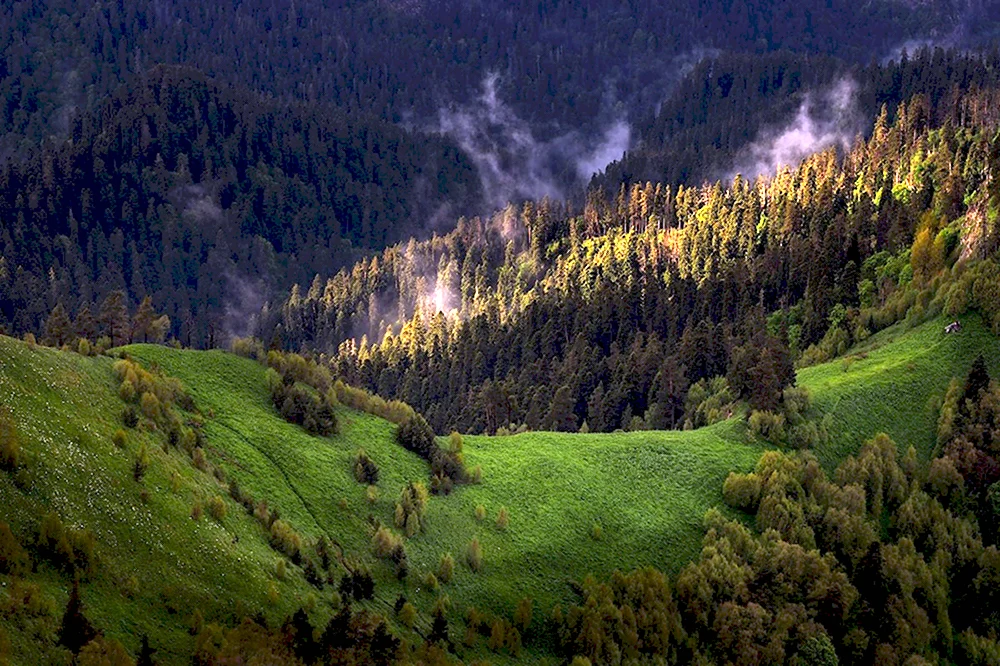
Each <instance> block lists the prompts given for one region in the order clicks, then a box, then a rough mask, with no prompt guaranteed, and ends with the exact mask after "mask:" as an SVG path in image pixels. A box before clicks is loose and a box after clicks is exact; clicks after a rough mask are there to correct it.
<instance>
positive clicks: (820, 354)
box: [260, 89, 1000, 432]
mask: <svg viewBox="0 0 1000 666" xmlns="http://www.w3.org/2000/svg"><path fill="white" fill-rule="evenodd" d="M996 95H997V94H996V91H995V90H994V89H987V90H979V91H973V92H969V93H967V94H965V95H958V96H955V97H953V98H952V101H951V102H948V103H947V104H946V105H945V104H944V103H940V102H939V104H938V105H934V104H932V103H931V102H930V101H929V98H928V97H926V96H924V95H917V96H915V97H913V98H912V99H911V100H909V101H908V102H907V103H905V104H901V105H900V106H899V107H898V109H897V110H896V112H895V114H894V118H895V119H894V120H892V121H890V120H889V115H888V110H887V109H885V108H884V107H883V111H882V112H881V113H880V115H879V116H878V118H877V119H876V120H875V124H874V131H873V134H872V137H871V138H870V139H867V140H860V141H858V142H857V143H855V144H854V147H853V148H852V149H851V150H850V151H849V152H848V153H847V154H846V155H845V156H844V157H843V159H839V158H838V156H837V154H836V151H835V150H833V149H830V150H827V151H824V152H822V153H819V154H815V155H813V156H811V157H809V158H807V159H806V160H805V161H803V163H802V164H801V165H799V166H798V167H797V168H795V169H787V168H784V169H782V170H781V171H779V172H778V173H777V174H776V175H775V176H774V177H773V178H760V179H758V180H756V181H752V182H751V181H748V180H746V179H742V178H736V179H735V180H734V181H733V182H732V183H731V184H729V185H726V186H723V185H722V184H721V183H716V184H706V185H704V186H701V187H687V186H679V187H678V188H676V189H674V188H672V187H670V186H667V185H663V184H659V183H658V184H655V185H654V184H652V183H646V184H644V185H643V184H638V183H637V184H635V185H633V186H631V187H628V188H626V187H624V186H623V187H622V188H621V189H620V190H619V192H618V193H617V194H616V195H615V196H614V197H604V196H602V195H601V193H600V191H597V192H592V193H591V196H590V198H589V200H588V202H587V205H586V206H585V208H584V209H583V211H582V212H579V211H578V212H574V211H572V210H568V209H566V208H565V207H562V206H559V205H556V204H553V203H552V202H547V201H543V202H541V203H539V204H537V205H536V204H534V203H528V204H525V205H524V206H521V207H514V206H511V207H508V208H507V209H505V210H504V211H501V212H499V213H497V214H496V215H494V216H492V217H491V218H487V219H479V218H477V219H474V220H471V221H462V222H460V224H459V226H458V228H457V229H456V230H455V231H454V232H452V233H450V234H447V235H445V236H441V237H435V238H433V239H431V240H430V241H427V242H424V243H416V242H413V241H411V242H410V243H408V244H407V245H405V246H398V247H394V248H390V249H388V250H386V251H385V252H383V253H382V254H381V255H378V256H375V257H373V258H372V259H370V260H365V261H362V262H359V263H358V264H356V265H355V266H354V267H353V268H352V269H351V270H349V271H348V270H346V269H345V270H343V271H341V272H340V273H338V274H337V275H335V276H333V277H330V278H328V279H327V280H325V281H324V280H322V279H320V278H318V277H317V278H316V279H315V280H313V282H312V284H311V286H310V287H309V288H308V290H306V289H304V288H303V289H299V288H296V289H294V290H293V291H292V293H291V295H290V297H289V298H288V300H287V301H286V302H285V303H284V304H283V305H282V306H281V308H280V309H279V308H277V307H272V308H269V309H267V310H265V312H264V313H263V315H262V318H261V333H260V335H261V337H262V338H263V339H264V340H267V341H272V342H273V343H274V344H278V345H284V346H286V347H291V348H293V349H309V350H315V351H321V352H326V353H327V354H328V355H329V357H330V359H331V363H332V364H333V367H334V368H335V369H336V372H337V373H339V374H341V375H342V376H344V377H345V378H346V379H347V380H348V381H350V382H354V383H357V384H359V385H361V386H365V387H367V388H369V389H370V390H373V391H375V392H378V393H379V394H381V395H384V396H386V397H396V398H400V399H402V400H405V401H407V402H409V403H411V404H413V405H414V406H415V407H416V408H417V409H418V411H421V412H422V413H424V414H426V415H427V417H428V419H429V420H430V422H431V424H432V425H433V426H434V427H435V428H437V429H438V430H439V431H441V432H446V431H448V430H450V429H453V428H455V429H459V430H462V431H477V432H478V431H487V432H494V431H495V430H496V429H497V428H500V427H503V428H508V429H510V428H518V427H519V426H520V425H521V424H525V425H526V427H528V428H530V429H533V430H537V429H552V430H573V431H575V430H577V429H578V428H580V427H581V426H582V425H583V423H584V422H586V423H587V425H588V427H589V428H590V429H591V430H595V431H612V430H615V429H616V428H633V427H639V428H642V427H652V428H677V427H682V426H684V425H685V424H686V423H689V424H690V425H699V423H700V421H699V418H700V417H696V416H694V410H695V409H696V404H692V403H691V401H690V400H688V397H689V387H691V386H693V385H696V384H698V383H699V382H702V385H701V388H699V391H700V393H699V394H700V395H703V396H704V395H705V393H706V391H709V392H711V391H713V390H716V389H709V387H708V386H707V382H708V381H709V380H711V379H712V378H713V377H716V376H718V375H727V376H728V380H729V385H730V386H729V390H731V392H732V394H733V396H734V397H743V398H750V399H751V400H752V401H753V402H754V405H755V407H757V408H760V409H766V410H767V409H770V410H773V409H775V408H776V407H777V406H778V403H779V402H780V387H781V386H784V385H787V384H788V383H789V381H790V380H791V379H792V362H793V360H795V359H798V362H799V363H800V364H808V363H815V362H816V361H817V360H824V359H827V358H830V357H832V356H833V355H836V354H837V353H841V352H843V351H844V350H845V349H846V348H847V347H848V346H850V345H851V344H853V343H854V342H857V341H861V340H863V339H864V338H865V337H867V336H868V335H870V334H871V333H873V332H875V331H877V330H879V329H881V328H884V327H885V326H887V325H888V324H890V323H892V322H895V321H897V320H899V319H902V318H904V317H906V316H910V317H911V318H914V319H916V320H920V319H921V318H923V317H925V316H927V315H930V314H934V313H937V312H941V311H942V310H945V309H947V310H949V311H951V312H955V311H959V310H961V309H962V308H964V307H967V306H968V301H967V298H966V296H963V295H960V294H961V291H962V290H963V289H968V286H967V285H968V284H970V282H969V281H973V280H976V279H978V278H977V277H975V276H977V275H982V276H983V277H982V279H983V280H984V281H985V282H984V284H985V283H986V282H988V281H989V280H991V278H989V277H987V276H988V275H992V272H991V271H992V268H987V267H995V263H994V257H995V252H996V249H997V247H998V242H1000V227H998V226H997V210H998V208H1000V189H998V183H1000V181H998V180H997V178H996V176H995V174H996V172H997V168H998V167H997V164H998V159H1000V143H998V140H997V136H996V129H997V127H998V126H1000V117H998V116H997V113H996V109H997V108H998V106H997V97H996ZM942 107H944V108H942ZM935 109H937V111H935ZM941 114H943V115H941ZM935 118H936V119H935ZM973 259H986V262H985V263H984V266H983V267H982V269H981V270H983V271H984V272H983V273H977V272H971V273H969V274H968V275H966V276H965V277H964V278H963V277H962V276H963V274H965V273H966V272H967V269H968V268H969V266H970V264H969V261H970V260H973ZM962 280H966V282H962ZM977 293H978V295H974V296H973V300H975V301H976V302H978V303H979V305H980V307H983V308H986V309H988V310H989V313H988V316H989V317H994V316H995V314H994V312H995V310H994V305H992V304H991V301H992V300H993V292H992V291H990V290H989V289H986V290H985V291H982V292H977ZM963 299H964V300H963ZM976 299H978V300H976ZM994 325H995V324H994ZM801 355H804V356H802V358H799V357H800V356H801ZM720 395H721V394H720ZM696 402H697V401H695V403H696ZM633 417H638V418H639V420H638V421H637V422H636V423H632V419H633Z"/></svg>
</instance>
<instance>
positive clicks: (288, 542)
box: [271, 519, 302, 558]
mask: <svg viewBox="0 0 1000 666" xmlns="http://www.w3.org/2000/svg"><path fill="white" fill-rule="evenodd" d="M271 545H272V546H274V548H276V549H277V550H280V551H281V552H283V553H284V554H285V555H288V556H289V557H291V558H294V557H296V556H297V555H298V553H299V551H300V550H302V537H300V536H299V534H298V533H297V532H296V531H295V530H294V529H293V528H292V526H291V525H289V524H288V523H286V522H285V521H283V520H280V519H279V520H276V521H274V523H273V524H272V525H271Z"/></svg>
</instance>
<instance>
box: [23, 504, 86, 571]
mask: <svg viewBox="0 0 1000 666" xmlns="http://www.w3.org/2000/svg"><path fill="white" fill-rule="evenodd" d="M37 543H38V550H39V552H41V553H43V554H45V555H46V556H47V557H49V558H50V559H51V560H52V561H54V562H56V563H57V564H60V565H62V566H63V567H66V568H68V569H75V570H77V571H82V572H89V571H91V570H92V569H93V567H94V564H95V555H96V551H97V539H96V538H95V537H94V534H93V533H92V532H91V531H90V530H75V529H72V528H68V527H66V526H65V525H63V522H62V520H60V518H59V516H58V515H57V514H55V513H49V514H46V515H45V517H44V518H42V522H41V525H40V527H39V529H38V542H37Z"/></svg>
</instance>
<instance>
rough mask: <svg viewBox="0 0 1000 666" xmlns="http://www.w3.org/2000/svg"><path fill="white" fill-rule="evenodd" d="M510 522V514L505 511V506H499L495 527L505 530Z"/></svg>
mask: <svg viewBox="0 0 1000 666" xmlns="http://www.w3.org/2000/svg"><path fill="white" fill-rule="evenodd" d="M509 524H510V515H509V514H508V513H507V507H505V506H502V507H500V511H499V512H498V513H497V529H498V530H501V531H502V530H506V529H507V526H508V525H509Z"/></svg>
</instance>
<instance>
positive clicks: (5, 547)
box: [0, 522, 31, 575]
mask: <svg viewBox="0 0 1000 666" xmlns="http://www.w3.org/2000/svg"><path fill="white" fill-rule="evenodd" d="M30 565H31V559H30V558H29V557H28V551H26V550H25V549H24V548H22V547H21V543H20V542H19V541H18V540H17V537H15V536H14V533H13V532H11V530H10V525H8V524H7V523H3V522H0V573H4V574H14V575H19V574H22V573H24V572H25V571H27V569H28V568H29V567H30Z"/></svg>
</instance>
